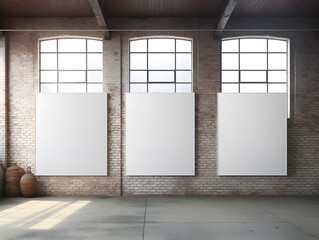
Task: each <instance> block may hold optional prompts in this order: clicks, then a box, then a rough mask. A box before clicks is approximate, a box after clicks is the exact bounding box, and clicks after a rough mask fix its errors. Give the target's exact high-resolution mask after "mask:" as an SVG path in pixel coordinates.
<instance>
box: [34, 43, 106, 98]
mask: <svg viewBox="0 0 319 240" xmlns="http://www.w3.org/2000/svg"><path fill="white" fill-rule="evenodd" d="M39 53H40V55H39V58H40V61H39V63H40V66H39V70H40V75H39V76H40V91H41V92H43V93H57V92H63V93H69V92H72V93H83V92H102V91H103V86H102V82H103V41H102V40H99V39H91V38H80V37H79V38H78V37H76V38H75V37H66V38H54V39H52V38H51V39H41V40H40V41H39Z"/></svg>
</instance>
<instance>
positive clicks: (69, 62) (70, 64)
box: [59, 53, 86, 70]
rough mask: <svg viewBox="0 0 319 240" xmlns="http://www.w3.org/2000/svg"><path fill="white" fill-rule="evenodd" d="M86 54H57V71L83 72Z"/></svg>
mask: <svg viewBox="0 0 319 240" xmlns="http://www.w3.org/2000/svg"><path fill="white" fill-rule="evenodd" d="M85 68H86V54H78V53H71V54H67V53H62V54H59V69H60V70H85Z"/></svg>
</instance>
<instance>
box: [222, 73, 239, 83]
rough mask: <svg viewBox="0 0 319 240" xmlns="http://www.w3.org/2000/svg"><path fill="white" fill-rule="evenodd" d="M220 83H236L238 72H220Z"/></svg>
mask: <svg viewBox="0 0 319 240" xmlns="http://www.w3.org/2000/svg"><path fill="white" fill-rule="evenodd" d="M222 82H238V71H222Z"/></svg>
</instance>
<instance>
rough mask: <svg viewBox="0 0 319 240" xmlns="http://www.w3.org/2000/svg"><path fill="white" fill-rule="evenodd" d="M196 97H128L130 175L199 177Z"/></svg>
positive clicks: (134, 95)
mask: <svg viewBox="0 0 319 240" xmlns="http://www.w3.org/2000/svg"><path fill="white" fill-rule="evenodd" d="M194 115H195V95H194V94H193V93H185V94H182V93H177V94H169V93H166V94H158V93H154V94H151V93H145V94H133V93H129V94H126V166H125V167H126V175H148V176H162V175H173V176H174V175H185V176H186V175H194V174H195V137H194V132H195V118H194Z"/></svg>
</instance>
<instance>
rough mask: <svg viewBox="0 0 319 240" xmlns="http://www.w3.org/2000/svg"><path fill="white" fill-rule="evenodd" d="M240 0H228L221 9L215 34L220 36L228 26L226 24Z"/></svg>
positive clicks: (217, 36)
mask: <svg viewBox="0 0 319 240" xmlns="http://www.w3.org/2000/svg"><path fill="white" fill-rule="evenodd" d="M237 2H238V0H226V1H225V3H224V5H223V7H222V9H221V11H220V15H219V18H218V21H217V24H216V31H215V33H214V36H215V37H216V38H219V37H220V36H221V34H222V32H223V30H224V29H225V27H226V24H227V22H228V20H229V18H230V15H231V14H232V13H233V11H234V8H235V6H236V4H237Z"/></svg>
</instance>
